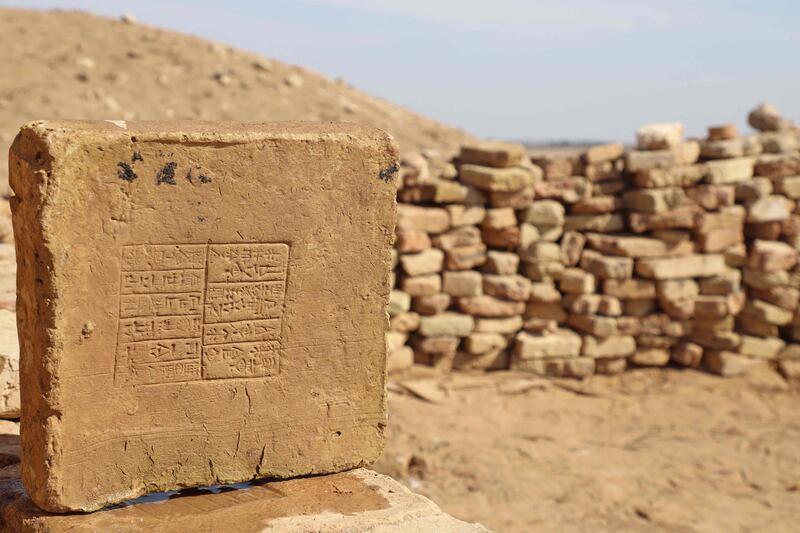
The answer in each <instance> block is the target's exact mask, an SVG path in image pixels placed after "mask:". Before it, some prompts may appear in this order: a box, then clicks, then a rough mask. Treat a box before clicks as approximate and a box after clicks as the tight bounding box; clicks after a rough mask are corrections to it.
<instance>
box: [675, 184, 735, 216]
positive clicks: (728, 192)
mask: <svg viewBox="0 0 800 533" xmlns="http://www.w3.org/2000/svg"><path fill="white" fill-rule="evenodd" d="M686 197H687V198H688V200H689V201H690V202H694V203H695V204H697V205H699V206H700V207H702V208H703V209H705V210H706V211H716V210H718V209H722V208H723V207H728V206H731V205H733V204H734V202H735V201H736V189H735V188H734V187H733V186H732V185H697V186H695V187H690V188H688V189H686Z"/></svg>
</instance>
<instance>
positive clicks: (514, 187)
mask: <svg viewBox="0 0 800 533" xmlns="http://www.w3.org/2000/svg"><path fill="white" fill-rule="evenodd" d="M459 179H460V180H461V181H462V182H464V183H467V184H469V185H472V186H474V187H477V188H478V189H481V190H484V191H505V192H509V191H518V190H520V189H524V188H526V187H531V186H533V184H534V183H535V182H536V181H537V175H536V173H535V172H534V171H532V170H530V169H527V168H522V167H511V168H491V167H483V166H479V165H461V168H460V169H459Z"/></svg>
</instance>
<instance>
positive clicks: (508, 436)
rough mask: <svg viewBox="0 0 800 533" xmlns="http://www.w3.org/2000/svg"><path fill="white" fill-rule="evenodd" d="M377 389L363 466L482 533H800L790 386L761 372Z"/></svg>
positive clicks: (503, 376)
mask: <svg viewBox="0 0 800 533" xmlns="http://www.w3.org/2000/svg"><path fill="white" fill-rule="evenodd" d="M390 389H391V391H392V392H390V400H389V406H390V418H391V420H390V431H391V434H390V439H389V444H388V447H387V449H386V452H385V453H384V456H383V458H382V459H381V461H380V462H379V463H378V465H377V469H378V470H379V471H382V472H385V473H389V474H391V475H393V476H395V477H397V478H398V479H400V480H402V481H404V482H405V483H406V484H407V485H409V486H410V487H412V488H413V489H414V490H416V491H418V492H420V493H422V494H424V495H426V496H428V497H430V498H431V499H433V500H434V501H435V502H436V503H438V504H439V505H441V506H442V508H443V509H444V510H445V511H447V512H449V513H451V514H453V515H455V516H456V517H458V518H461V519H464V520H468V521H478V522H481V523H483V524H485V525H486V526H488V527H490V528H492V529H494V530H495V531H499V532H533V531H545V532H549V531H558V532H570V531H586V532H589V531H591V532H601V531H642V532H656V531H659V532H661V531H664V532H666V531H669V532H723V531H724V532H739V531H741V532H744V531H754V532H755V531H758V532H766V531H769V532H782V531H786V532H789V531H798V530H800V408H798V406H799V405H800V402H799V400H800V387H798V386H797V385H796V384H795V385H790V384H787V383H786V382H785V381H784V380H783V379H782V378H781V377H780V376H778V375H777V374H775V373H772V372H771V371H759V372H758V373H756V374H752V375H749V376H747V377H743V378H737V379H722V378H718V377H714V376H710V375H707V374H702V373H698V372H695V371H681V370H676V369H675V370H673V369H658V370H638V371H633V372H628V373H625V374H623V375H620V376H616V377H603V376H594V377H592V378H590V379H589V380H587V381H584V382H578V381H543V380H540V379H538V378H534V377H529V376H524V375H519V374H514V373H510V372H500V373H493V374H489V375H482V376H470V375H463V374H462V375H454V376H450V377H446V378H440V379H425V378H421V379H420V378H410V379H408V380H405V381H394V382H392V383H391V384H390ZM412 391H414V392H412ZM423 398H427V399H423Z"/></svg>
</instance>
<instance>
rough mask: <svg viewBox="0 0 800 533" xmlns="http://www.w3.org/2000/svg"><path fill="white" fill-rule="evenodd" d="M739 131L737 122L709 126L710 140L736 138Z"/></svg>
mask: <svg viewBox="0 0 800 533" xmlns="http://www.w3.org/2000/svg"><path fill="white" fill-rule="evenodd" d="M738 136H739V132H738V131H737V129H736V124H722V125H720V126H709V127H708V140H709V141H726V140H730V139H736V138H737V137H738Z"/></svg>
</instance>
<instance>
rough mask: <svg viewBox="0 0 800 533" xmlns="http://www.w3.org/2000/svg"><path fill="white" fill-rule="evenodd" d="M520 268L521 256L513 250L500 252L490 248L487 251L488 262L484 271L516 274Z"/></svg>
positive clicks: (484, 266)
mask: <svg viewBox="0 0 800 533" xmlns="http://www.w3.org/2000/svg"><path fill="white" fill-rule="evenodd" d="M518 269H519V256H518V255H517V254H515V253H512V252H498V251H496V250H489V251H488V252H487V253H486V263H484V265H483V271H484V272H486V273H487V274H501V275H507V274H516V273H517V270H518Z"/></svg>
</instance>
